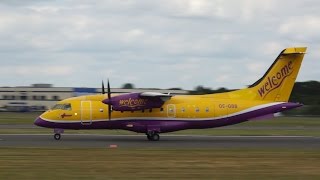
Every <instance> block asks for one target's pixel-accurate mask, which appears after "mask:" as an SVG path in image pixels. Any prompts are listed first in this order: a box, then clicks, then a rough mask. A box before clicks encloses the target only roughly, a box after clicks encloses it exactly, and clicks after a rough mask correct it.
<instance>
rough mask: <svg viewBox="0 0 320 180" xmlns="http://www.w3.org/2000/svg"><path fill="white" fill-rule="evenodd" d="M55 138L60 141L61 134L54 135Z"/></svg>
mask: <svg viewBox="0 0 320 180" xmlns="http://www.w3.org/2000/svg"><path fill="white" fill-rule="evenodd" d="M53 137H54V139H55V140H60V138H61V134H54V135H53Z"/></svg>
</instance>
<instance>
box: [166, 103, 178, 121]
mask: <svg viewBox="0 0 320 180" xmlns="http://www.w3.org/2000/svg"><path fill="white" fill-rule="evenodd" d="M167 115H168V117H171V118H174V117H176V105H174V104H168V106H167Z"/></svg>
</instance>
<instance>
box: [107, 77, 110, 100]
mask: <svg viewBox="0 0 320 180" xmlns="http://www.w3.org/2000/svg"><path fill="white" fill-rule="evenodd" d="M107 88H108V99H110V98H111V91H110V83H109V79H108V87H107Z"/></svg>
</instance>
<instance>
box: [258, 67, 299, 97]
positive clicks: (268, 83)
mask: <svg viewBox="0 0 320 180" xmlns="http://www.w3.org/2000/svg"><path fill="white" fill-rule="evenodd" d="M292 71H293V64H292V61H289V62H288V64H286V65H285V66H283V67H282V68H281V69H280V70H279V71H278V72H277V73H275V75H273V76H268V77H266V80H265V81H264V83H263V84H262V86H261V87H260V88H259V89H258V93H259V95H260V97H264V96H266V95H267V94H268V93H269V92H271V91H273V90H274V89H276V88H278V87H279V86H280V85H281V84H282V82H283V80H284V79H285V78H286V77H287V76H289V75H290V74H291V73H292Z"/></svg>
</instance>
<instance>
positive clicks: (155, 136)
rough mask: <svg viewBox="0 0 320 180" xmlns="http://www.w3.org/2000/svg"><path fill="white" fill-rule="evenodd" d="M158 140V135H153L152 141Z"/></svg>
mask: <svg viewBox="0 0 320 180" xmlns="http://www.w3.org/2000/svg"><path fill="white" fill-rule="evenodd" d="M159 140H160V135H159V134H158V133H155V134H153V136H152V141H159Z"/></svg>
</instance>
